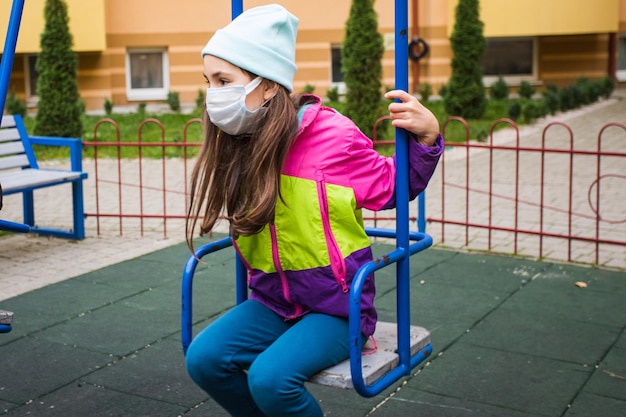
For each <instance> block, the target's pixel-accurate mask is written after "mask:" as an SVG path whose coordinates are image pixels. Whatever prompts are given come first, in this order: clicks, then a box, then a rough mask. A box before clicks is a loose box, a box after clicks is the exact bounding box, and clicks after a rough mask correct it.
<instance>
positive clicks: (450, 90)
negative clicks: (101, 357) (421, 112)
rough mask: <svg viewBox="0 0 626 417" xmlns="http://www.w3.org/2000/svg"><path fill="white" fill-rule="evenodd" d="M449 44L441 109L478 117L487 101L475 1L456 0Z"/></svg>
mask: <svg viewBox="0 0 626 417" xmlns="http://www.w3.org/2000/svg"><path fill="white" fill-rule="evenodd" d="M450 43H451V46H452V51H453V53H454V57H453V58H452V76H451V77H450V81H449V82H448V85H447V89H446V95H445V97H444V105H445V110H446V112H447V113H448V114H450V115H452V116H461V117H464V118H468V119H472V118H476V119H478V118H481V117H482V116H483V115H484V113H485V110H486V108H487V98H486V97H485V86H484V85H483V74H482V58H483V53H484V51H485V45H486V41H485V37H484V35H483V23H482V22H481V20H480V15H479V0H459V3H458V4H457V6H456V15H455V23H454V30H453V31H452V36H451V38H450Z"/></svg>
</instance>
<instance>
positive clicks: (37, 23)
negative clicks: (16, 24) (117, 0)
mask: <svg viewBox="0 0 626 417" xmlns="http://www.w3.org/2000/svg"><path fill="white" fill-rule="evenodd" d="M65 3H66V5H67V15H68V19H69V28H70V32H71V33H72V35H73V38H74V51H76V52H82V51H103V50H104V49H105V48H106V44H105V20H104V19H105V15H104V3H105V0H65ZM12 5H13V1H10V0H3V1H0V34H2V35H0V48H2V50H3V49H4V42H5V36H6V33H7V27H8V25H9V16H10V14H11V9H12ZM44 5H45V0H25V1H24V9H23V11H22V20H21V22H20V31H19V34H18V38H17V45H16V53H37V52H38V51H39V49H40V47H39V40H40V37H41V33H42V32H43V29H44V25H45V20H44Z"/></svg>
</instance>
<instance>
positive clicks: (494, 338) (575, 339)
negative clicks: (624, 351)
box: [464, 308, 621, 366]
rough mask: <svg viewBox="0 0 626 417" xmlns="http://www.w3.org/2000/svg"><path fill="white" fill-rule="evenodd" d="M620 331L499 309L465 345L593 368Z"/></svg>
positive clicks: (467, 337) (532, 313)
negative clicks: (531, 355) (527, 354)
mask: <svg viewBox="0 0 626 417" xmlns="http://www.w3.org/2000/svg"><path fill="white" fill-rule="evenodd" d="M620 331H621V329H620V328H618V327H613V326H604V325H598V324H590V323H584V322H580V321H575V320H567V319H562V318H554V317H551V316H549V315H542V314H541V313H538V312H536V311H532V310H518V309H510V310H509V309H505V308H500V309H498V310H497V311H495V312H493V313H492V314H490V315H489V316H488V317H487V318H485V319H484V320H482V321H481V322H480V323H478V324H477V325H476V327H474V328H473V329H472V330H471V332H469V333H468V334H467V336H466V337H465V338H464V342H468V343H472V344H474V345H477V346H482V347H487V348H492V349H498V350H504V351H509V352H519V353H526V352H528V353H532V354H533V355H536V356H542V357H545V358H553V359H559V360H563V361H568V362H574V363H579V364H586V365H590V366H593V365H595V364H596V363H597V362H599V361H600V360H601V359H602V357H603V356H604V354H605V352H606V351H607V350H608V349H609V348H610V347H611V345H612V344H613V343H614V342H615V339H616V338H617V337H618V336H619V333H620Z"/></svg>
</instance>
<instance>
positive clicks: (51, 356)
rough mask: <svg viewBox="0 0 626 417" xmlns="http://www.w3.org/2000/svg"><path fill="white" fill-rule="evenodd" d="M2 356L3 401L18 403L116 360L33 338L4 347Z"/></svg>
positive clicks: (0, 395)
mask: <svg viewBox="0 0 626 417" xmlns="http://www.w3.org/2000/svg"><path fill="white" fill-rule="evenodd" d="M0 353H1V356H2V358H3V360H2V377H0V400H4V401H8V402H11V403H17V404H23V403H25V402H27V401H29V400H32V399H35V398H39V397H40V396H42V395H45V394H47V393H48V392H51V391H54V390H57V389H59V388H61V387H63V386H65V385H67V384H68V383H71V382H72V381H74V380H76V379H78V378H80V377H82V376H84V375H87V374H89V373H91V372H94V371H95V370H97V369H98V368H101V367H103V366H106V364H107V363H109V362H111V361H112V360H113V358H112V357H111V356H109V355H106V354H103V353H99V352H93V351H88V350H85V349H80V348H76V347H73V346H67V345H62V344H57V343H52V342H49V341H46V340H41V339H36V338H32V337H24V338H22V339H20V340H16V341H15V342H13V343H10V344H8V345H5V346H2V347H1V348H0ZM20 412H21V411H20ZM21 415H24V414H21ZM76 415H80V414H76Z"/></svg>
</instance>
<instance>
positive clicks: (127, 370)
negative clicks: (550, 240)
mask: <svg viewBox="0 0 626 417" xmlns="http://www.w3.org/2000/svg"><path fill="white" fill-rule="evenodd" d="M390 249H391V247H390V246H386V245H382V244H378V243H376V244H375V250H376V254H377V255H381V254H383V253H386V252H387V251H389V250H390ZM188 254H189V252H188V248H187V247H186V245H185V244H182V243H180V244H175V245H171V246H167V247H163V248H160V249H157V250H153V251H151V252H150V253H146V254H143V255H139V256H137V257H134V258H132V259H129V260H125V261H121V262H119V263H115V264H112V265H108V266H104V267H102V268H100V269H96V270H93V271H90V272H86V273H83V274H81V275H78V276H75V277H73V278H70V279H66V280H63V281H60V282H57V283H52V284H50V285H47V286H44V287H42V288H37V289H34V290H32V291H27V292H24V293H22V294H20V295H17V296H14V297H11V298H5V299H3V300H1V299H0V300H1V301H0V309H4V310H10V311H13V312H14V313H15V318H14V321H13V330H12V331H11V332H9V333H5V334H0V358H2V359H1V362H0V363H1V367H2V372H1V373H0V415H7V416H27V415H28V416H35V417H37V416H46V417H50V416H90V417H99V416H151V417H160V416H163V417H166V416H172V417H175V416H182V415H185V416H191V417H196V416H212V417H213V416H216V417H219V416H226V415H227V414H226V413H225V412H224V411H223V410H221V409H220V407H219V406H218V405H217V404H216V403H215V402H214V401H213V400H211V399H210V398H209V397H208V396H207V395H206V394H205V393H204V392H202V391H201V390H200V389H198V388H197V387H196V386H195V385H194V384H193V382H192V381H191V380H190V379H189V377H188V376H187V374H186V371H185V368H184V356H183V353H182V348H181V340H180V327H181V326H180V278H181V274H182V270H183V266H184V263H185V261H186V259H187V256H188ZM103 256H105V255H103ZM204 260H205V261H206V264H203V265H200V266H199V268H198V271H197V274H196V279H195V281H194V282H195V285H194V309H195V310H194V320H195V321H197V324H196V325H195V327H194V332H197V331H198V330H199V329H201V328H203V327H204V326H206V325H207V324H208V323H209V322H210V321H211V320H213V319H214V318H215V317H216V316H218V315H219V314H220V313H221V312H223V311H224V310H226V309H228V308H230V307H232V306H233V305H234V303H235V288H234V278H233V277H234V254H233V252H232V251H231V250H224V251H221V252H218V253H216V254H213V255H209V256H208V257H206V258H205V259H204ZM70 267H71V266H70V265H67V268H70ZM24 268H28V266H27V265H24ZM411 271H412V272H411V300H412V309H411V310H412V317H411V320H412V324H416V325H420V326H423V327H426V328H427V329H429V330H430V332H431V338H432V343H433V349H434V351H433V354H432V355H431V356H430V357H429V358H428V359H427V360H426V361H425V362H423V363H422V364H420V365H419V366H418V367H417V368H415V369H414V370H413V373H412V375H410V376H408V377H406V378H403V379H402V380H400V381H398V383H397V384H394V385H393V386H392V387H390V388H389V389H387V390H386V391H384V392H382V393H381V394H380V395H378V396H375V397H373V398H363V397H360V396H359V395H358V394H357V393H356V392H354V391H351V390H340V389H333V388H328V387H322V386H317V385H310V390H311V391H312V392H313V393H314V395H315V396H316V398H317V399H318V400H319V401H320V404H321V406H322V408H323V410H324V412H325V415H326V416H346V417H347V416H369V415H371V416H374V417H384V416H430V417H437V416H442V417H447V416H458V417H464V416H499V417H503V416H511V417H523V416H527V417H530V416H537V417H538V416H555V417H556V416H565V417H579V416H603V417H611V416H615V417H618V416H619V417H622V416H624V410H626V307H625V304H624V300H625V299H626V273H624V272H621V271H610V270H601V269H593V268H588V267H579V266H571V265H566V264H561V263H548V262H536V261H529V260H524V259H519V258H513V257H504V256H495V255H482V254H467V253H461V252H455V251H448V250H441V249H434V248H431V249H428V250H426V251H424V252H421V253H419V254H417V255H414V256H413V257H412V258H411ZM377 288H378V295H377V299H376V305H377V307H378V311H379V315H380V318H381V319H382V320H384V321H395V291H394V290H395V268H394V267H389V268H385V269H383V270H381V271H379V272H377Z"/></svg>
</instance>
